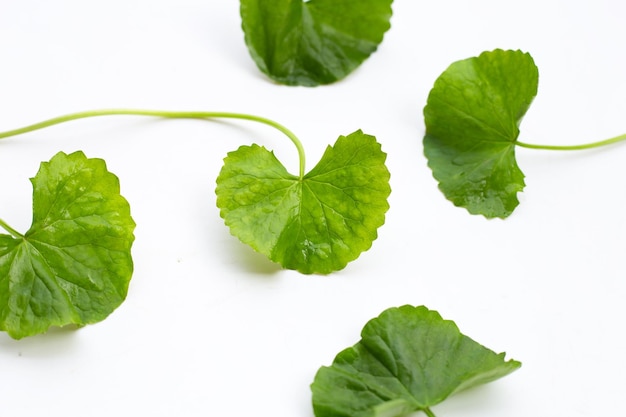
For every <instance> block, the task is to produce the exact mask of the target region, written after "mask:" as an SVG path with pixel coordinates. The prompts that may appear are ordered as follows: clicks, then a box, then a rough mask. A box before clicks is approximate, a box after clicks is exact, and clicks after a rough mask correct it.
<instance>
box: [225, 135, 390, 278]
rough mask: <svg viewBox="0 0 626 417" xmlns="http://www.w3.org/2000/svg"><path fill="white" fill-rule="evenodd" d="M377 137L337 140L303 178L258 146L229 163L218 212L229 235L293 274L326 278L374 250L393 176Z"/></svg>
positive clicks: (242, 151) (239, 153)
mask: <svg viewBox="0 0 626 417" xmlns="http://www.w3.org/2000/svg"><path fill="white" fill-rule="evenodd" d="M385 159H386V154H385V153H384V152H382V150H381V147H380V144H378V143H377V142H376V138H375V137H373V136H369V135H366V134H364V133H363V132H361V131H360V130H359V131H356V132H354V133H352V134H350V135H348V136H345V137H344V136H340V137H339V139H338V140H337V142H336V143H335V145H334V147H330V146H329V147H328V148H327V149H326V151H325V153H324V155H323V156H322V159H321V160H320V162H319V163H318V164H317V166H316V167H315V168H313V169H312V170H311V171H310V172H309V173H307V174H306V175H305V176H304V177H303V178H302V179H300V178H299V177H296V176H294V175H291V174H289V173H288V172H287V170H286V169H285V167H284V166H283V165H282V164H281V163H280V162H279V161H278V160H277V159H276V157H275V156H274V154H273V153H272V152H269V151H268V150H266V149H265V148H263V147H260V146H258V145H252V146H242V147H240V148H239V149H238V150H237V151H234V152H231V153H229V154H228V156H227V157H226V158H225V159H224V166H223V168H222V170H221V172H220V174H219V177H218V178H217V188H216V193H217V206H218V207H219V208H220V215H221V216H222V218H224V221H225V223H226V225H227V226H229V227H230V231H231V233H232V234H233V235H234V236H236V237H238V238H239V239H240V240H241V241H242V242H244V243H246V244H248V245H250V246H251V247H252V248H254V249H255V250H256V251H258V252H260V253H263V254H264V255H266V256H267V257H268V258H269V259H271V260H272V261H274V262H277V263H279V264H281V265H282V266H283V267H285V268H288V269H295V270H298V271H300V272H303V273H306V274H310V273H320V274H327V273H330V272H332V271H336V270H339V269H342V268H344V267H345V266H346V264H347V263H348V262H350V261H352V260H354V259H356V258H357V257H358V256H359V255H360V254H361V252H363V251H365V250H367V249H369V248H370V247H371V245H372V241H373V240H374V239H376V237H377V229H378V227H380V226H381V225H382V224H383V223H384V221H385V212H386V211H387V210H388V208H389V205H388V203H387V197H388V196H389V193H390V192H391V189H390V187H389V171H388V170H387V168H386V166H385Z"/></svg>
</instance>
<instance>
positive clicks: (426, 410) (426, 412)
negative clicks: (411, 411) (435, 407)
mask: <svg viewBox="0 0 626 417" xmlns="http://www.w3.org/2000/svg"><path fill="white" fill-rule="evenodd" d="M423 411H424V413H425V414H426V415H427V416H428V417H437V416H436V415H435V413H433V412H432V411H430V408H424V410H423Z"/></svg>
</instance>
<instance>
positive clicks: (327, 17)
mask: <svg viewBox="0 0 626 417" xmlns="http://www.w3.org/2000/svg"><path fill="white" fill-rule="evenodd" d="M391 3H392V0H310V1H302V0H271V1H270V0H241V18H242V27H243V31H244V33H245V42H246V45H247V46H248V50H249V51H250V55H251V56H252V58H253V59H254V61H255V62H256V64H257V66H258V67H259V69H260V70H261V71H262V72H263V73H265V74H267V75H268V76H269V77H270V78H272V79H273V80H275V81H276V82H278V83H282V84H288V85H304V86H315V85H318V84H329V83H332V82H335V81H337V80H340V79H342V78H344V77H345V76H346V75H348V74H349V73H350V72H352V71H353V70H354V69H355V68H357V67H358V66H359V65H360V64H361V63H362V62H363V61H364V60H365V59H367V58H368V57H369V56H370V55H371V54H372V53H373V52H374V51H376V48H377V47H378V45H379V44H380V43H381V42H382V40H383V36H384V34H385V32H386V31H387V30H388V29H389V27H390V23H389V20H390V18H391V14H392V11H391Z"/></svg>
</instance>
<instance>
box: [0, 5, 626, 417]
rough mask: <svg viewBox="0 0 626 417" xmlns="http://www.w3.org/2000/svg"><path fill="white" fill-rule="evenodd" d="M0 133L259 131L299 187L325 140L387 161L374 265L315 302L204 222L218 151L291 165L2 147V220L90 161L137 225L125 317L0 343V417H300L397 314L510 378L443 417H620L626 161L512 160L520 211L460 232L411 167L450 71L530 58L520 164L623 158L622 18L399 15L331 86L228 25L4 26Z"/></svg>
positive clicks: (28, 15)
mask: <svg viewBox="0 0 626 417" xmlns="http://www.w3.org/2000/svg"><path fill="white" fill-rule="evenodd" d="M0 3H1V4H0V57H2V59H1V62H2V64H1V67H0V114H1V115H2V116H1V117H0V130H8V129H12V128H16V127H20V126H22V125H26V124H29V123H33V122H36V121H40V120H43V119H46V118H49V117H53V116H57V115H62V114H65V113H69V112H74V111H80V110H90V109H97V108H109V107H131V108H151V109H168V110H219V111H234V112H245V113H251V114H256V115H260V116H265V117H269V118H272V119H274V120H277V121H278V122H280V123H283V124H284V125H286V126H287V127H288V128H290V129H291V130H292V131H294V132H295V133H296V134H297V135H298V136H299V137H300V139H301V140H302V141H303V143H304V146H305V148H306V151H307V159H308V165H307V166H308V168H312V167H313V165H314V164H315V163H316V161H317V160H318V159H319V157H320V156H321V154H322V152H323V150H324V148H325V147H326V146H327V145H328V144H332V143H334V141H335V140H336V138H337V136H338V135H340V134H348V133H351V132H353V131H354V130H356V129H359V128H360V129H363V130H364V131H365V132H366V133H370V134H373V135H376V136H377V137H378V140H379V141H380V142H381V143H382V145H383V150H384V151H386V152H387V153H388V160H387V162H388V167H389V170H390V171H391V174H392V179H391V186H392V189H393V192H392V195H391V197H390V199H389V202H390V205H391V209H390V210H389V212H388V215H387V221H386V224H385V225H384V226H383V227H382V228H381V229H380V230H379V238H378V239H377V240H376V241H375V242H374V245H373V247H372V249H371V250H370V251H368V252H366V253H364V254H362V255H361V257H360V258H359V259H358V260H356V261H355V262H353V263H351V264H349V265H348V267H347V268H346V269H345V270H343V271H341V272H338V273H335V274H332V275H330V276H303V275H300V274H298V273H296V272H291V271H284V270H281V269H280V268H278V267H277V266H275V265H273V264H271V263H270V262H269V261H267V260H266V259H265V258H264V257H262V256H260V255H258V254H256V253H254V252H253V251H252V250H251V249H249V248H248V247H247V246H244V245H243V244H241V243H239V242H238V241H237V240H236V239H235V238H233V237H232V236H230V234H229V231H228V229H227V228H226V227H225V226H224V224H223V222H222V220H221V218H220V217H219V214H218V210H217V208H216V207H215V194H214V188H215V178H216V177H217V174H218V172H219V170H220V168H221V164H222V158H223V157H224V156H225V155H226V153H227V152H228V151H231V150H234V149H236V148H237V147H239V146H240V145H244V144H250V143H252V142H255V143H258V144H261V145H264V146H266V147H268V148H270V149H274V150H275V152H276V154H277V155H278V157H279V158H280V159H281V160H282V161H284V163H285V165H286V166H287V167H288V169H290V170H291V171H292V172H296V170H297V155H296V152H295V149H294V148H293V146H292V145H291V143H289V141H288V140H287V139H286V138H285V137H283V136H282V135H281V134H280V133H279V132H277V131H273V130H272V129H271V128H268V127H265V126H262V125H255V124H253V123H250V122H245V121H241V122H238V121H220V122H215V123H213V122H202V121H189V120H179V121H172V120H166V121H163V120H156V119H148V118H126V117H111V118H100V119H90V120H85V121H77V122H73V123H71V124H66V125H63V126H57V127H54V128H50V129H47V130H43V131H39V132H36V133H31V134H29V135H27V136H22V137H15V138H11V139H6V140H3V141H2V142H1V143H0V148H1V152H0V178H2V193H0V217H1V218H2V219H4V220H5V221H7V222H8V223H9V224H11V225H12V226H13V227H15V228H16V229H18V230H21V231H25V230H26V229H27V228H28V226H29V225H30V216H31V211H30V205H31V186H30V183H29V181H28V178H29V177H31V176H33V175H34V174H35V173H36V172H37V169H38V167H39V163H40V162H41V161H44V160H49V159H50V158H51V157H52V156H53V155H54V154H55V153H56V152H58V151H60V150H63V151H66V152H71V151H74V150H78V149H82V150H83V151H84V152H85V153H86V154H87V155H88V156H90V157H101V158H104V159H105V160H106V161H107V164H108V167H109V169H110V170H111V171H112V172H114V173H116V174H117V175H118V176H119V177H120V179H121V183H122V193H123V194H124V196H125V197H126V198H127V199H128V200H129V201H130V203H131V207H132V213H133V216H134V218H135V220H136V222H137V225H138V226H137V229H136V242H135V244H134V246H133V255H134V260H135V274H134V277H133V280H132V282H131V287H130V291H129V295H128V298H127V300H126V302H125V303H124V304H123V305H122V306H121V307H120V308H119V309H117V310H116V311H115V312H114V313H113V314H112V315H111V316H110V317H109V318H108V319H107V320H105V321H103V322H102V323H99V324H96V325H92V326H88V327H86V328H83V329H81V330H79V331H75V332H73V331H72V332H68V331H59V330H57V331H51V332H50V333H48V334H47V335H42V336H37V337H32V338H27V339H23V340H21V341H14V340H12V339H10V338H9V337H8V336H7V335H6V334H0V414H1V415H2V416H11V417H22V416H31V415H34V414H35V413H40V414H41V413H44V414H45V415H46V416H50V417H54V416H61V415H62V416H86V415H87V416H111V415H113V413H115V415H124V416H126V415H128V416H130V415H137V416H152V417H156V416H272V417H297V416H301V417H311V416H312V409H311V406H310V398H311V395H310V391H309V384H310V383H311V382H312V380H313V376H314V374H315V372H316V370H317V369H318V368H319V367H320V366H321V365H327V364H330V363H331V361H332V359H333V357H334V355H335V354H336V353H338V352H339V351H340V350H341V349H343V348H344V347H347V346H349V345H352V344H353V343H355V342H357V341H358V339H359V332H360V330H361V328H362V326H363V325H364V324H365V322H366V321H367V320H368V319H370V318H372V317H375V316H377V315H378V314H379V313H380V312H381V311H383V310H384V309H386V308H388V307H392V306H398V305H402V304H413V305H421V304H423V305H426V306H428V307H429V308H431V309H435V310H438V311H439V312H440V313H441V314H442V315H443V316H444V317H445V318H448V319H452V320H455V321H456V322H457V324H458V325H459V327H460V328H461V331H462V332H463V333H465V334H467V335H469V336H470V337H472V338H474V339H475V340H477V341H478V342H480V343H482V344H485V345H486V346H488V347H490V348H492V349H494V350H496V351H506V352H507V354H508V356H509V357H513V358H515V359H518V360H521V361H522V362H523V367H522V368H521V369H520V370H519V371H517V372H515V373H514V374H512V375H510V376H507V377H506V378H504V379H502V380H499V381H497V382H494V383H492V384H489V385H487V386H484V387H482V388H478V389H475V390H473V391H470V392H467V393H463V394H461V395H458V396H456V397H453V398H451V399H449V400H448V401H446V402H445V403H443V404H441V405H439V406H436V407H435V408H434V409H433V411H435V413H436V414H437V415H438V417H454V416H459V417H460V416H463V417H471V416H481V417H488V416H494V417H495V416H498V417H501V416H503V415H506V416H508V417H518V416H519V417H522V416H523V417H527V416H529V415H533V416H556V415H559V416H570V417H574V416H601V415H605V416H616V415H620V413H623V392H624V389H625V388H626V383H625V382H624V378H623V376H624V374H626V362H625V361H626V359H624V358H625V356H624V351H625V350H626V342H625V341H624V338H623V328H624V318H625V317H626V307H625V305H624V298H626V283H625V282H626V274H625V271H626V266H625V264H624V260H625V258H624V244H625V242H624V233H625V231H626V216H625V215H624V207H625V206H626V188H625V187H624V182H625V180H624V179H625V178H626V163H625V162H624V161H626V145H621V146H620V145H618V146H615V147H612V148H607V149H603V150H596V151H591V152H582V153H561V154H558V153H550V152H548V151H533V150H527V149H519V150H518V162H519V164H520V166H521V168H522V170H523V171H524V173H525V174H526V182H527V187H526V190H525V191H524V192H523V193H521V194H520V200H521V204H520V206H519V207H518V209H517V210H516V212H515V213H514V214H513V215H512V216H511V217H510V218H509V219H507V220H505V221H500V220H492V221H488V220H485V219H484V218H482V217H477V216H471V215H469V214H468V213H467V212H466V211H465V210H464V209H460V208H456V207H454V206H453V205H452V204H451V203H450V202H448V201H447V200H445V199H444V197H443V195H442V194H441V193H440V192H439V191H438V189H437V185H436V182H435V180H434V179H433V178H432V177H431V173H430V171H429V170H428V168H427V167H426V161H425V158H424V157H423V154H422V145H421V137H422V135H423V133H424V127H423V118H422V109H423V106H424V104H425V102H426V96H427V94H428V91H429V90H430V88H431V87H432V83H433V82H434V80H435V79H436V77H437V76H438V75H439V74H440V73H441V72H442V71H443V70H444V69H445V68H446V67H447V66H448V65H449V64H450V63H451V62H453V61H455V60H458V59H463V58H467V57H470V56H475V55H477V54H479V53H480V52H482V51H484V50H491V49H494V48H505V49H522V50H525V51H528V52H530V53H531V54H532V55H533V57H534V58H535V61H536V63H537V65H538V66H539V71H540V86H539V94H538V96H537V99H536V100H535V102H534V104H533V106H532V107H531V109H530V111H529V112H528V114H527V116H526V117H525V120H524V122H523V123H522V126H521V129H522V135H521V136H520V140H523V141H525V142H533V143H551V144H574V143H583V142H590V141H594V140H600V139H604V138H607V137H611V136H615V135H618V134H621V133H624V132H626V118H625V117H624V115H626V100H624V97H625V96H626V81H625V80H626V79H625V77H624V74H626V52H625V49H624V41H626V25H624V18H625V17H626V6H625V5H626V3H621V2H616V1H614V0H594V1H586V2H583V1H569V2H568V1H546V0H541V1H539V0H530V1H527V2H524V3H513V2H502V1H495V0H494V1H487V0H476V1H472V2H467V1H461V0H449V1H437V2H426V1H415V0H397V1H396V2H395V4H394V17H393V20H392V29H391V30H390V31H389V32H388V33H387V35H386V37H385V40H384V42H383V43H382V45H381V47H380V49H379V51H378V52H377V53H375V54H374V55H372V57H371V58H370V59H369V60H368V61H366V62H365V63H364V64H363V65H362V66H361V68H359V69H358V70H357V71H356V72H355V73H353V74H351V75H350V76H349V77H348V78H346V79H345V80H344V81H342V82H340V83H338V84H335V85H332V86H326V87H318V88H294V87H282V86H277V85H274V84H272V83H271V82H269V81H268V80H267V79H266V78H265V77H264V76H263V75H262V74H261V73H260V72H259V71H258V70H257V69H256V67H255V66H254V63H253V62H252V60H251V58H250V57H249V55H248V53H247V50H246V48H245V45H244V43H243V33H242V32H241V29H240V20H239V13H238V2H237V1H234V0H232V1H224V0H212V1H211V0H204V1H200V0H195V1H193V0H177V1H173V0H169V1H168V0H159V1H157V0H150V1H148V0H145V1H125V0H109V1H106V2H105V1H90V2H87V1H79V0H74V1H71V0H56V1H45V0H40V1H34V0H21V1H9V0H0Z"/></svg>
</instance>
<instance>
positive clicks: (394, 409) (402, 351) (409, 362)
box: [311, 305, 521, 417]
mask: <svg viewBox="0 0 626 417" xmlns="http://www.w3.org/2000/svg"><path fill="white" fill-rule="evenodd" d="M520 366H521V363H520V362H517V361H514V360H508V361H505V360H504V353H502V354H496V353H495V352H493V351H491V350H489V349H487V348H485V347H484V346H482V345H480V344H478V343H477V342H475V341H473V340H472V339H470V338H469V337H467V336H464V335H462V334H461V333H460V331H459V329H458V328H457V326H456V325H455V324H454V322H452V321H449V320H444V319H442V318H441V316H440V315H439V313H437V312H436V311H432V310H428V309H427V308H426V307H423V306H420V307H413V306H408V305H407V306H402V307H399V308H390V309H388V310H385V311H384V312H383V313H382V314H381V315H380V316H378V317H377V318H375V319H372V320H370V321H369V322H368V323H367V324H366V325H365V327H364V328H363V331H362V332H361V340H360V341H359V342H358V343H357V344H355V345H354V346H352V347H350V348H347V349H345V350H343V351H342V352H340V353H339V354H338V355H337V357H336V358H335V360H334V361H333V364H332V365H331V366H324V367H322V368H320V369H319V371H318V372H317V374H316V376H315V380H314V381H313V384H312V385H311V389H312V391H313V408H314V411H315V415H316V416H317V417H346V416H351V417H394V416H403V415H407V414H409V413H411V412H415V411H420V410H421V411H424V410H429V411H430V407H431V406H434V405H436V404H438V403H440V402H442V401H443V400H445V399H446V398H447V397H449V396H450V395H452V394H454V393H456V392H459V391H461V390H464V389H467V388H471V387H474V386H476V385H480V384H484V383H487V382H490V381H493V380H495V379H498V378H500V377H503V376H505V375H508V374H509V373H511V372H513V371H515V370H516V369H518V368H519V367H520Z"/></svg>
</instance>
